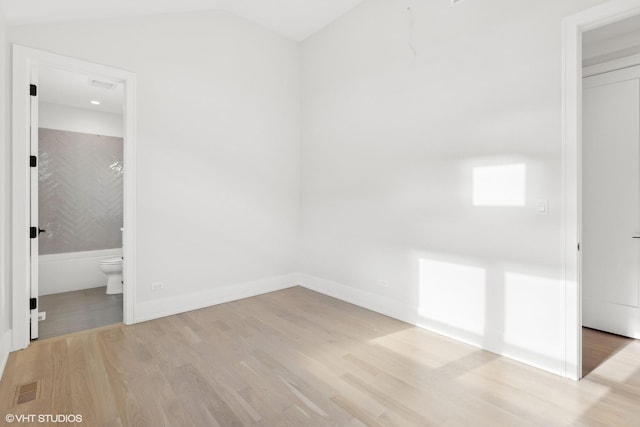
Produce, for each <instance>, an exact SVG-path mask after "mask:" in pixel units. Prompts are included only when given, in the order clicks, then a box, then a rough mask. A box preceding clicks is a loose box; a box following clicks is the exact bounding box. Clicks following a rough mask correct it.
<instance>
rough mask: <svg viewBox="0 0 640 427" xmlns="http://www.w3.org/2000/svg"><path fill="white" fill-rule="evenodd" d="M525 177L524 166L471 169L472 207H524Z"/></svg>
mask: <svg viewBox="0 0 640 427" xmlns="http://www.w3.org/2000/svg"><path fill="white" fill-rule="evenodd" d="M526 176H527V167H526V165H524V164H512V165H498V166H481V167H475V168H473V205H474V206H524V204H525V199H526V181H527V179H526Z"/></svg>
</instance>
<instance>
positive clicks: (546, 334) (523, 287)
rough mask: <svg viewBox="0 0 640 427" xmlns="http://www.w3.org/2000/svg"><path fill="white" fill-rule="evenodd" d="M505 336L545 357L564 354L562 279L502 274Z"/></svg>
mask: <svg viewBox="0 0 640 427" xmlns="http://www.w3.org/2000/svg"><path fill="white" fill-rule="evenodd" d="M504 283H505V293H504V319H505V325H504V340H505V342H506V343H507V344H511V345H513V346H516V347H518V348H521V349H523V350H525V351H529V352H532V353H535V354H538V355H541V356H544V357H546V358H550V359H554V360H562V359H563V358H564V353H563V351H564V317H563V316H564V281H563V280H560V279H550V278H546V277H538V276H531V275H526V274H519V273H508V272H507V273H505V275H504Z"/></svg>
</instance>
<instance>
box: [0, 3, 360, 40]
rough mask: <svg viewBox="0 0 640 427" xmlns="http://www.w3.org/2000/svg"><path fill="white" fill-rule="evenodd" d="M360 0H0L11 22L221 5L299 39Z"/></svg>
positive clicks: (122, 14) (47, 20)
mask: <svg viewBox="0 0 640 427" xmlns="http://www.w3.org/2000/svg"><path fill="white" fill-rule="evenodd" d="M361 1H362V0H0V4H1V5H2V9H3V10H4V15H5V17H6V19H7V22H8V23H9V24H10V25H20V24H32V23H37V22H51V21H68V20H81V19H100V18H112V17H120V16H134V15H147V14H155V13H175V12H189V11H199V10H225V11H228V12H231V13H234V14H236V15H238V16H241V17H243V18H245V19H248V20H250V21H253V22H255V23H257V24H260V25H262V26H264V27H266V28H269V29H270V30H272V31H275V32H277V33H280V34H282V35H284V36H286V37H289V38H291V39H293V40H296V41H301V40H304V39H305V38H307V37H308V36H310V35H311V34H313V33H315V32H316V31H318V30H320V29H321V28H323V27H325V26H326V25H327V24H329V23H331V22H332V21H334V20H335V19H337V18H338V17H339V16H341V15H343V14H344V13H346V12H347V11H349V10H351V9H352V8H353V7H354V6H356V5H357V4H358V3H360V2H361Z"/></svg>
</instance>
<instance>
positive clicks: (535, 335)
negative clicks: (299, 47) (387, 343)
mask: <svg viewBox="0 0 640 427" xmlns="http://www.w3.org/2000/svg"><path fill="white" fill-rule="evenodd" d="M601 2H602V1H600V0H570V1H563V2H536V1H510V0H474V1H466V2H462V3H460V4H459V5H457V6H456V7H450V6H449V2H446V1H438V2H417V1H408V2H394V1H389V0H368V1H365V2H364V3H363V4H362V5H360V6H359V7H357V8H356V9H354V10H353V11H351V12H350V13H348V14H347V15H345V16H343V17H342V18H341V19H339V20H338V21H337V22H335V23H333V24H331V25H329V26H328V27H327V28H326V29H324V30H323V31H321V32H319V33H318V34H316V35H315V36H313V37H311V38H310V39H308V40H306V41H305V42H304V43H303V148H302V165H301V168H302V171H303V174H302V183H303V187H302V216H301V218H302V226H303V242H302V266H301V271H305V272H307V273H309V276H308V277H306V278H305V279H304V281H303V282H304V283H305V284H307V285H309V286H311V287H314V288H316V289H319V290H325V291H327V292H329V293H332V294H334V295H336V296H340V297H342V298H345V299H348V300H350V301H352V302H355V303H358V304H361V305H365V306H368V307H372V308H375V309H377V310H380V311H383V312H386V313H388V314H390V315H394V316H396V317H400V318H403V319H406V320H408V321H411V322H415V323H419V324H422V325H424V326H426V327H428V328H430V329H433V330H436V331H439V332H442V333H444V334H446V335H450V336H453V337H456V338H458V339H462V340H464V341H467V342H470V343H473V344H475V345H478V346H480V347H483V348H486V349H489V350H492V351H495V352H498V353H501V354H505V355H509V356H511V357H514V358H517V359H520V360H523V361H526V362H527V363H530V364H533V365H536V366H540V367H542V368H544V369H548V370H550V371H553V372H557V373H562V372H563V370H564V326H563V325H564V284H563V275H562V271H561V264H560V263H561V252H562V241H561V237H562V233H561V139H560V137H561V132H560V126H561V109H560V101H561V100H560V93H561V91H560V76H561V52H560V49H561V19H562V18H563V17H564V16H568V15H571V14H573V13H576V12H578V11H580V10H583V9H586V8H588V7H590V6H594V5H596V4H598V3H601ZM407 4H409V5H411V6H412V9H413V14H414V15H413V17H410V16H409V15H408V13H407ZM411 20H413V22H414V25H413V33H412V30H411V26H410V22H411ZM410 40H411V43H410ZM410 44H412V45H413V48H414V49H415V51H416V53H417V54H416V56H415V57H414V55H413V52H412V48H411V45H410ZM539 200H547V201H548V203H549V210H548V213H549V214H548V215H537V214H536V208H537V202H538V201H539Z"/></svg>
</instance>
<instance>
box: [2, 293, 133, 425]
mask: <svg viewBox="0 0 640 427" xmlns="http://www.w3.org/2000/svg"><path fill="white" fill-rule="evenodd" d="M38 302H39V304H40V309H39V310H40V311H45V312H46V313H47V318H46V319H45V320H43V321H41V322H40V324H39V331H38V332H39V336H40V339H45V338H52V337H57V336H60V335H65V334H70V333H72V332H78V331H83V330H86V329H93V328H97V327H100V326H105V325H112V324H114V323H122V294H115V295H107V287H106V286H102V287H99V288H92V289H83V290H80V291H72V292H63V293H60V294H52V295H43V296H41V297H40V298H38ZM0 419H1V418H0Z"/></svg>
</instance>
